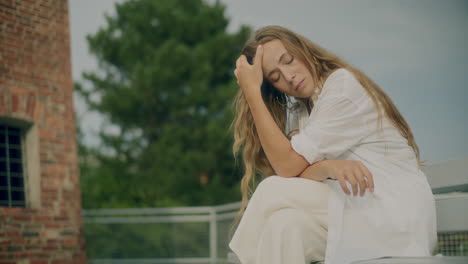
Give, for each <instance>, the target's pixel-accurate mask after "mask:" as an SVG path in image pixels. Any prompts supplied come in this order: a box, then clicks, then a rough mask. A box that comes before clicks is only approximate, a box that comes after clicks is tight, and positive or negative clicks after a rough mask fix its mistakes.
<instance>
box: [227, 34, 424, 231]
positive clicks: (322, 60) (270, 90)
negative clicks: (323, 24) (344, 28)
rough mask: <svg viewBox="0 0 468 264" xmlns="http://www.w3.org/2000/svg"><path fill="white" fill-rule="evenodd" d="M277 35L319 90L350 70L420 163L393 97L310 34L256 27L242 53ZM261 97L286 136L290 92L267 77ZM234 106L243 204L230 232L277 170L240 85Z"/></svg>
mask: <svg viewBox="0 0 468 264" xmlns="http://www.w3.org/2000/svg"><path fill="white" fill-rule="evenodd" d="M275 39H278V40H280V41H281V42H282V44H283V45H284V47H285V48H286V50H287V51H288V52H289V53H290V54H291V55H292V56H293V57H295V58H297V59H299V60H300V61H302V62H304V64H305V65H306V67H307V68H308V69H309V71H310V74H311V75H312V78H313V79H314V80H315V81H316V84H317V89H319V90H321V89H322V87H323V84H324V83H325V80H326V79H327V77H328V76H329V75H330V74H331V73H332V72H333V71H335V70H337V69H339V68H344V69H347V70H348V71H350V72H351V73H352V74H353V75H354V77H355V78H356V79H357V80H358V81H359V82H360V84H361V85H362V86H363V87H364V89H365V90H366V92H367V93H368V95H369V96H370V97H371V99H372V101H373V102H374V104H375V105H376V107H377V110H378V119H379V122H380V123H381V121H382V115H383V114H386V115H387V116H388V118H389V119H390V120H391V121H392V123H393V124H394V125H395V127H396V128H397V129H398V130H399V132H400V133H401V135H402V136H403V137H405V138H406V139H407V140H408V144H409V146H411V147H412V148H413V150H414V152H415V155H416V158H417V160H418V162H419V163H420V161H419V148H418V146H417V144H416V142H415V139H414V136H413V133H412V131H411V129H410V127H409V125H408V123H407V122H406V120H405V119H404V118H403V116H402V115H401V113H400V112H399V111H398V109H397V108H396V106H395V104H394V103H393V102H392V100H391V99H390V97H389V96H388V95H387V94H386V93H385V92H384V91H383V90H382V88H380V87H379V86H378V85H377V84H376V83H375V82H373V81H372V80H371V79H370V78H369V77H367V76H366V75H365V74H364V73H362V72H361V71H359V70H358V69H356V68H354V67H352V66H350V65H348V64H347V63H346V62H345V61H343V60H342V59H341V58H339V57H337V56H336V55H334V54H332V53H330V52H328V51H327V50H325V49H324V48H322V47H320V46H319V45H317V44H315V43H313V42H312V41H310V40H308V39H307V38H305V37H303V36H301V35H299V34H297V33H295V32H293V31H291V30H289V29H287V28H284V27H280V26H267V27H263V28H261V29H259V30H257V31H256V32H255V33H254V34H253V36H252V37H251V38H250V39H249V40H247V42H246V43H245V45H244V47H243V48H242V51H241V53H242V54H244V55H245V56H246V57H247V58H248V60H249V61H250V60H252V58H253V57H254V56H255V52H256V49H257V46H258V45H262V44H265V43H267V42H269V41H272V40H275ZM262 97H263V101H264V102H265V105H266V106H267V108H268V110H269V111H270V113H271V115H272V117H273V119H274V120H275V122H276V124H277V125H278V127H279V128H280V129H281V130H282V131H283V133H284V134H285V135H286V136H289V135H287V131H286V119H287V108H288V102H287V96H286V95H285V94H283V93H281V92H279V91H278V90H276V89H275V88H274V87H273V86H272V85H271V84H269V83H268V82H266V81H264V83H263V85H262ZM298 100H299V103H303V104H305V106H306V107H307V109H308V110H309V111H310V110H311V109H312V108H313V101H312V100H311V99H310V98H309V99H298ZM233 108H234V112H235V113H234V115H235V116H234V120H233V122H232V124H231V127H232V128H233V132H234V144H233V153H234V156H235V157H237V156H238V155H239V154H241V155H242V163H243V165H244V175H243V177H242V180H241V192H242V202H241V207H240V210H239V212H238V214H237V216H236V218H235V220H234V222H233V224H232V225H231V229H230V232H229V234H230V236H231V235H232V231H233V230H234V227H235V226H236V225H237V224H238V223H239V221H240V218H241V217H242V215H243V213H244V211H245V208H246V207H247V203H248V200H249V198H250V197H251V195H252V192H253V188H254V187H255V185H256V179H255V178H256V176H257V175H260V176H261V177H262V178H266V177H268V176H271V175H273V174H274V170H273V168H272V166H271V164H270V162H269V161H268V159H267V157H266V155H265V152H264V151H263V148H262V145H261V144H260V138H259V137H258V134H257V130H256V127H255V123H254V120H253V116H252V114H251V112H250V109H249V106H248V103H247V101H246V99H245V97H244V94H243V93H242V90H241V89H239V90H238V92H237V94H236V96H235V99H234V103H233ZM240 152H241V153H240Z"/></svg>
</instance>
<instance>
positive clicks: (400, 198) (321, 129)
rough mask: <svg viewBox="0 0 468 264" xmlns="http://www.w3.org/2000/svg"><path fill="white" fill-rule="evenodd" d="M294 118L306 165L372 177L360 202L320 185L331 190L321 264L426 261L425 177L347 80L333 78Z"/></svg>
mask: <svg viewBox="0 0 468 264" xmlns="http://www.w3.org/2000/svg"><path fill="white" fill-rule="evenodd" d="M298 113H299V115H300V116H299V120H298V125H297V126H298V127H299V128H300V130H299V133H297V134H296V135H294V136H292V138H291V144H292V147H293V148H294V150H295V151H296V152H297V153H299V154H300V155H302V156H304V158H305V159H306V160H307V161H308V162H309V163H310V164H312V163H314V162H317V161H320V160H325V159H330V160H360V161H361V162H362V163H363V164H364V165H365V166H366V167H367V168H368V169H369V171H370V172H371V173H372V175H373V177H374V185H375V191H374V193H370V192H368V191H366V194H365V195H364V196H363V197H360V196H352V195H351V196H348V195H346V194H345V193H344V192H343V190H342V189H341V186H340V184H339V182H338V181H335V180H326V181H325V182H326V183H327V184H328V185H329V187H330V189H331V190H332V191H331V192H330V197H329V202H328V210H329V215H328V239H327V249H326V256H325V264H343V263H350V262H352V261H356V260H362V259H369V258H377V257H383V256H428V255H431V253H432V249H433V248H434V246H435V243H436V241H437V233H436V214H435V202H434V197H433V195H432V191H431V188H430V186H429V184H428V182H427V179H426V176H425V175H424V173H423V172H422V171H421V170H420V169H419V168H418V163H417V159H416V156H415V153H414V151H413V149H412V148H411V147H410V146H409V145H408V141H407V140H406V139H405V138H404V137H403V136H402V135H401V134H400V133H399V131H398V129H397V128H396V127H395V126H394V125H393V124H392V123H391V121H390V120H389V119H388V118H387V117H386V115H385V114H384V115H382V123H381V127H379V122H378V112H377V108H376V107H375V104H374V102H373V101H372V99H371V98H370V97H369V96H368V94H367V92H366V91H365V89H364V88H363V87H362V85H361V84H360V83H359V82H358V81H357V80H356V79H355V78H354V76H353V74H352V73H351V72H349V71H348V70H346V69H338V70H336V71H335V72H333V73H332V74H331V75H330V76H329V77H328V78H327V80H326V82H325V84H324V86H323V89H322V92H321V94H320V95H319V97H318V98H317V99H316V100H315V102H314V107H313V109H312V112H311V113H310V115H308V114H307V112H306V111H304V110H302V111H298ZM300 113H302V114H300ZM293 127H294V125H293Z"/></svg>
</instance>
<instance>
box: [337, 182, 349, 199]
mask: <svg viewBox="0 0 468 264" xmlns="http://www.w3.org/2000/svg"><path fill="white" fill-rule="evenodd" d="M338 182H339V183H340V185H341V189H343V192H344V193H346V194H347V195H351V192H350V191H349V189H348V186H346V181H345V179H343V178H340V179H339V180H338Z"/></svg>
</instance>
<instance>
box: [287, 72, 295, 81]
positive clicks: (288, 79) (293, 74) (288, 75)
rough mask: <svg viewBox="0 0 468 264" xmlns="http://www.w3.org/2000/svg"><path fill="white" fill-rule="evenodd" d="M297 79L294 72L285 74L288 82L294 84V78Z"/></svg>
mask: <svg viewBox="0 0 468 264" xmlns="http://www.w3.org/2000/svg"><path fill="white" fill-rule="evenodd" d="M295 77H296V74H295V73H293V72H285V73H284V78H285V79H286V81H288V82H290V83H292V82H293V80H294V78H295Z"/></svg>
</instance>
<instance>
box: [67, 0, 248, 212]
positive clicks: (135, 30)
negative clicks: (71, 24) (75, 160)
mask: <svg viewBox="0 0 468 264" xmlns="http://www.w3.org/2000/svg"><path fill="white" fill-rule="evenodd" d="M115 7H116V15H115V16H112V17H111V16H106V21H107V23H106V24H107V25H106V27H104V28H100V29H99V30H98V32H97V33H96V34H94V35H92V36H88V37H87V40H88V43H89V48H90V51H91V52H92V54H94V55H95V56H96V58H97V60H98V62H99V67H100V69H102V72H103V73H102V74H97V73H93V72H85V73H83V79H84V80H85V81H84V82H82V83H76V85H75V87H76V91H77V92H78V93H79V94H80V95H81V96H82V97H83V98H85V100H86V102H87V104H88V106H89V108H90V109H91V110H94V111H97V112H99V113H101V114H102V115H104V116H105V117H106V118H107V120H109V123H110V124H112V126H114V127H117V128H118V129H116V131H118V132H117V133H108V132H106V130H102V131H101V132H100V134H99V136H100V139H101V145H100V146H98V147H89V146H84V145H83V144H82V137H79V142H80V160H81V161H80V168H81V179H82V180H81V183H82V193H83V207H84V208H102V207H161V206H180V205H184V206H194V205H213V204H220V203H226V202H233V201H237V200H239V199H240V194H239V185H238V183H239V180H240V175H241V173H240V170H239V168H238V167H237V166H236V164H235V162H234V159H233V157H232V154H231V145H232V140H231V134H230V131H229V124H230V122H231V120H232V113H231V108H230V106H231V102H232V99H233V97H234V94H235V92H236V89H237V84H236V82H235V78H234V76H233V69H234V66H235V65H234V64H235V59H236V58H237V56H239V52H240V48H241V46H242V44H243V43H244V42H245V40H246V38H247V37H248V35H249V33H250V29H249V28H248V27H246V26H242V27H241V28H240V30H239V31H238V32H234V33H229V32H227V25H228V19H227V18H226V17H225V14H224V6H222V5H221V4H220V3H219V2H216V3H214V4H208V3H205V2H203V1H201V0H190V1H186V0H157V1H155V0H132V1H127V2H124V3H121V4H116V6H115Z"/></svg>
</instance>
